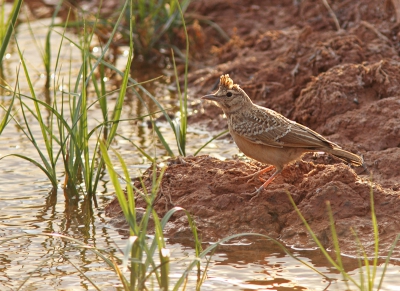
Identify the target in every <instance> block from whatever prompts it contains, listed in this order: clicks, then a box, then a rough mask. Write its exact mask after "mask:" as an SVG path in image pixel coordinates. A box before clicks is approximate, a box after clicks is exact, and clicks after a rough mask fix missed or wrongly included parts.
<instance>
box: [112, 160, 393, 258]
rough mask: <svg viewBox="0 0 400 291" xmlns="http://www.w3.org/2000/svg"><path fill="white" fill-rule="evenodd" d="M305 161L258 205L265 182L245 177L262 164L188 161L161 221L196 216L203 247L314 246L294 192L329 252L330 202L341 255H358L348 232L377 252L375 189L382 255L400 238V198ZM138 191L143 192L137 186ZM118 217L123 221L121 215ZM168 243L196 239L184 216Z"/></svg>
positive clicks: (173, 182)
mask: <svg viewBox="0 0 400 291" xmlns="http://www.w3.org/2000/svg"><path fill="white" fill-rule="evenodd" d="M305 159H306V160H309V161H299V162H297V163H295V164H293V165H291V166H288V167H286V168H285V169H284V170H283V172H282V175H280V176H278V177H277V178H276V180H275V181H274V183H272V184H271V185H269V186H268V188H267V190H265V191H264V192H262V193H261V194H260V195H259V196H258V197H257V198H255V199H251V197H250V196H248V195H246V193H250V192H252V191H254V189H255V187H259V186H260V185H261V182H260V181H255V182H250V183H246V179H241V178H243V177H244V176H246V175H249V174H251V173H253V172H254V171H256V170H259V169H261V167H260V166H261V165H260V164H259V163H248V162H243V161H239V160H231V161H220V160H218V159H215V158H211V157H209V156H199V157H188V158H185V160H184V161H185V162H184V163H179V162H178V163H177V161H176V160H172V161H171V162H170V163H169V166H168V168H167V170H166V172H165V175H164V178H163V180H162V183H161V189H160V191H159V194H158V195H159V196H158V198H157V202H156V203H155V205H154V207H155V209H156V211H157V213H158V214H159V215H160V216H163V215H164V214H165V213H166V212H167V211H168V210H169V209H171V208H172V207H174V206H180V207H183V208H185V209H186V210H188V211H189V212H190V213H191V214H192V215H193V216H194V217H195V220H196V224H197V226H198V230H199V233H200V235H201V236H202V239H203V241H216V240H218V239H220V238H223V237H225V236H228V235H231V234H237V233H243V232H255V233H262V234H267V235H270V236H272V237H275V238H279V239H280V240H282V241H283V242H284V243H285V244H287V245H290V246H295V247H301V248H303V247H313V246H315V244H314V242H313V241H312V239H311V237H310V235H309V234H308V232H307V230H306V228H305V227H304V225H303V224H302V222H301V220H300V219H299V217H298V216H297V214H296V212H295V211H294V208H293V206H292V205H291V203H290V201H289V199H288V196H287V195H288V194H287V193H288V192H289V193H290V195H292V197H293V199H294V201H295V203H296V205H297V206H298V208H299V209H300V211H301V212H302V213H303V215H304V217H305V218H306V219H307V221H308V222H309V224H310V226H311V227H312V229H313V230H314V231H315V232H316V233H317V236H318V238H319V239H320V240H321V241H322V243H323V244H324V245H325V246H326V247H327V248H331V247H332V240H331V232H330V226H329V219H328V212H327V207H326V205H325V203H326V201H330V204H331V208H332V213H333V215H334V217H335V220H336V228H337V231H338V233H339V241H340V243H341V246H342V249H343V252H345V253H348V254H355V252H356V251H357V247H356V245H355V238H354V235H353V234H352V232H351V230H350V227H352V228H353V229H354V230H355V231H356V232H357V234H358V235H359V237H360V239H361V241H362V242H363V243H365V246H366V248H367V249H368V250H369V251H372V247H373V246H372V245H371V242H372V241H373V232H372V224H371V216H370V210H371V208H370V191H371V189H372V190H373V192H374V201H375V208H376V215H377V219H378V223H379V227H380V240H381V245H382V246H383V247H382V251H383V252H384V250H386V247H387V246H389V245H390V244H391V243H392V242H393V241H394V239H395V236H396V235H397V234H398V233H400V223H398V220H397V217H398V216H399V215H400V199H399V195H400V191H394V190H388V189H383V188H382V187H381V186H380V185H379V184H376V183H369V182H368V181H366V180H365V179H361V178H360V177H359V176H357V174H356V173H355V172H354V170H353V169H351V168H350V167H348V166H347V165H344V164H343V163H341V162H340V161H334V160H333V158H328V157H326V155H324V156H321V157H315V156H314V155H311V154H308V155H307V157H305ZM143 178H144V179H145V180H144V182H145V185H146V186H147V187H149V188H150V187H151V180H152V172H151V171H150V170H148V171H147V172H146V173H145V174H144V175H143ZM135 184H136V186H137V187H140V183H139V181H136V183H135ZM137 205H138V207H146V205H145V202H144V201H143V200H142V199H141V198H138V199H137ZM118 212H119V206H118V202H117V201H116V200H115V201H114V202H113V203H111V204H110V205H109V206H108V208H107V213H108V214H109V215H111V216H115V214H117V213H118ZM116 217H119V218H121V214H120V213H119V215H117V216H116ZM166 236H167V237H170V238H171V239H178V240H186V239H190V238H191V232H190V228H189V226H188V223H187V219H186V216H185V215H184V214H183V213H181V214H177V215H174V216H173V218H172V220H171V222H170V223H168V225H167V227H166ZM397 255H400V253H397Z"/></svg>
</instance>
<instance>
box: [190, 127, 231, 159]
mask: <svg viewBox="0 0 400 291" xmlns="http://www.w3.org/2000/svg"><path fill="white" fill-rule="evenodd" d="M228 132H229V129H226V130H224V131H222V132H220V133H218V134H217V135H216V136H213V137H212V138H211V139H210V140H209V141H207V142H206V143H205V144H204V145H202V146H201V147H200V148H199V149H198V150H197V151H196V152H195V153H194V156H197V154H198V153H199V152H200V151H201V150H202V149H204V148H205V147H206V146H207V145H208V144H209V143H210V142H212V141H213V140H216V139H217V138H220V137H221V136H224V135H225V134H228Z"/></svg>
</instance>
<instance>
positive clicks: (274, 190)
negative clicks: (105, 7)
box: [108, 0, 400, 257]
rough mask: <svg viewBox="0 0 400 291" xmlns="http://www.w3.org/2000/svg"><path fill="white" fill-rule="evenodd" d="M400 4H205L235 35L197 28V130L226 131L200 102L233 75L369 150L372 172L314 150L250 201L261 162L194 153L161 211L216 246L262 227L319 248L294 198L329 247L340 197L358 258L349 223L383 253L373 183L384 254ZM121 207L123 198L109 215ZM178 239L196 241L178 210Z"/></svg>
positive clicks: (399, 76)
mask: <svg viewBox="0 0 400 291" xmlns="http://www.w3.org/2000/svg"><path fill="white" fill-rule="evenodd" d="M328 2H333V1H328ZM396 5H398V3H397V1H381V2H379V3H377V2H376V1H372V0H362V1H335V2H334V3H331V9H332V11H333V12H334V13H335V15H334V16H333V15H331V14H330V13H329V11H328V9H327V7H325V6H324V5H323V1H312V0H308V1H301V2H300V3H297V2H296V3H294V2H293V1H264V2H263V3H261V4H260V3H259V1H250V0H249V1H211V0H202V1H194V2H193V3H192V4H191V7H190V9H189V13H192V15H193V14H194V15H196V14H200V15H202V17H204V18H207V19H209V20H212V21H214V22H215V23H217V24H218V25H219V26H220V27H221V28H222V29H224V30H225V31H226V32H227V33H228V35H229V36H230V40H229V41H228V42H226V41H225V40H223V38H222V37H221V36H220V35H219V34H218V33H217V32H216V31H215V29H213V28H212V27H209V26H207V25H204V24H202V22H200V28H199V27H197V32H198V33H199V35H203V36H207V38H206V39H207V41H206V42H205V43H204V46H202V47H201V48H196V54H195V55H193V56H192V61H191V72H190V75H189V81H190V86H191V88H192V89H193V91H192V92H195V93H194V95H193V96H191V98H192V101H197V105H196V106H195V108H194V109H197V111H196V112H197V113H195V114H193V115H192V116H190V120H189V121H190V126H193V127H201V128H203V129H204V128H206V129H207V130H215V131H216V132H218V131H219V130H221V129H224V128H226V121H225V120H224V118H223V115H222V111H221V110H220V109H219V108H217V107H216V106H215V105H213V104H212V103H208V102H207V103H201V102H199V96H201V95H204V94H207V93H209V92H210V91H212V90H214V89H215V86H216V85H217V84H218V78H219V76H220V75H221V74H227V73H228V74H230V76H231V77H232V79H233V80H234V81H235V83H238V84H240V85H241V87H242V88H243V89H244V90H245V91H246V92H247V93H248V94H249V96H250V97H251V98H252V99H253V101H254V102H255V103H257V104H259V105H262V106H266V107H269V108H271V109H273V110H276V111H278V112H280V113H282V114H283V115H285V116H287V117H289V118H291V119H293V120H295V121H297V122H299V123H302V124H304V125H307V126H308V127H310V128H312V129H313V130H316V131H317V132H319V133H321V134H322V135H324V136H325V137H327V138H328V139H329V140H332V141H333V142H335V143H338V144H339V145H341V146H342V147H343V148H344V149H346V150H350V151H352V152H354V153H357V154H360V155H362V156H363V157H364V160H365V165H366V168H367V169H368V171H366V170H365V169H364V168H355V169H351V168H349V167H348V166H347V165H345V164H343V163H341V162H340V161H337V160H335V159H334V158H332V157H330V156H329V155H321V156H316V155H312V154H307V155H306V156H305V157H304V158H303V160H302V161H298V162H297V163H295V164H293V165H291V166H288V167H287V168H285V169H284V171H283V173H282V175H280V176H278V177H277V178H276V180H275V181H274V182H273V183H272V184H270V185H269V186H268V188H267V189H266V190H265V191H264V192H263V193H262V194H261V195H259V197H257V198H256V199H254V200H250V197H248V196H246V195H242V194H243V193H248V192H252V191H253V190H254V188H255V187H259V186H260V185H261V182H259V181H256V182H252V183H250V184H247V183H246V182H245V181H244V180H243V179H239V178H240V177H243V176H245V175H248V174H251V173H253V172H254V171H256V170H258V169H260V168H261V165H259V164H258V163H256V162H243V161H237V160H230V161H224V162H223V161H219V160H216V159H213V158H210V157H207V156H201V157H197V158H193V157H189V158H187V159H186V160H185V161H186V163H183V164H174V163H171V165H170V166H169V167H168V168H167V170H166V174H165V177H164V179H163V181H162V187H161V188H162V191H160V193H159V196H160V197H159V199H158V200H157V202H156V204H155V208H156V210H157V212H158V213H159V214H160V215H161V216H162V215H163V214H164V213H165V212H166V211H167V210H168V209H170V208H171V207H173V206H180V207H183V208H185V209H187V210H189V211H190V212H191V213H192V214H193V215H194V217H195V219H196V222H197V225H198V227H199V231H200V233H201V235H202V237H203V240H205V241H207V240H209V241H215V240H217V239H219V238H222V237H224V236H226V235H230V234H236V233H241V232H258V233H264V234H268V235H271V236H273V237H276V238H280V239H281V240H282V241H283V242H284V243H285V244H287V245H293V246H296V247H309V246H313V245H314V243H313V242H312V240H311V239H310V236H309V234H308V233H307V231H306V230H305V228H304V226H303V224H302V222H301V221H300V219H299V218H298V216H297V214H296V213H295V212H294V210H293V207H292V205H291V204H290V203H289V200H288V197H287V192H289V193H291V195H292V197H293V198H294V200H295V202H296V204H297V205H298V207H299V209H300V211H301V212H302V213H303V215H304V216H305V217H306V219H307V220H308V221H309V223H310V225H311V227H312V228H313V229H314V231H315V232H316V233H317V236H318V237H319V238H320V239H321V241H322V242H323V243H324V245H325V246H326V247H328V248H329V247H332V239H331V233H330V228H329V222H328V215H327V212H326V206H325V202H326V201H330V203H331V206H332V211H333V214H334V218H335V220H336V228H337V230H338V233H339V240H340V242H341V246H342V247H343V252H345V253H348V254H356V251H357V247H356V244H355V239H354V236H353V234H352V233H351V230H350V227H352V228H353V229H354V230H355V231H356V232H357V234H358V235H359V237H360V239H361V241H362V242H363V243H364V245H365V247H366V248H367V249H368V250H372V246H371V243H372V241H373V234H372V225H371V216H370V200H369V199H370V198H369V195H370V190H371V187H372V190H373V192H374V201H375V208H376V215H377V218H378V223H379V227H380V240H381V250H382V252H383V254H384V253H385V252H386V250H387V248H388V247H389V245H390V243H392V242H393V240H394V238H395V236H396V235H397V234H398V233H400V225H399V223H398V219H397V217H398V216H399V212H400V204H399V203H400V201H399V197H400V196H399V195H400V192H399V191H400V182H399V181H400V95H399V92H400V90H399V89H400V58H399V54H400V44H399V37H400V15H397V14H396V11H397V12H398V11H400V7H397V6H396ZM189 26H190V25H189ZM194 45H195V44H194ZM194 103H195V102H193V103H192V104H194ZM146 174H147V175H148V174H149V172H147V173H146ZM371 176H372V180H373V183H372V184H370V182H369V178H370V177H371ZM266 177H268V174H267V175H266ZM137 202H138V205H140V206H142V207H144V206H145V205H143V201H140V199H138V201H137ZM117 212H118V207H117V203H116V202H115V201H114V202H113V203H112V204H110V206H109V208H108V213H110V214H111V215H115V214H116V213H117ZM167 235H168V236H170V237H172V238H177V239H178V238H180V239H182V238H184V237H190V231H189V228H188V225H187V222H186V219H185V218H184V217H183V216H179V215H178V216H174V217H173V220H172V222H171V223H170V224H169V225H168V229H167ZM397 249H399V248H397ZM399 252H400V250H396V256H397V257H398V256H400V253H399Z"/></svg>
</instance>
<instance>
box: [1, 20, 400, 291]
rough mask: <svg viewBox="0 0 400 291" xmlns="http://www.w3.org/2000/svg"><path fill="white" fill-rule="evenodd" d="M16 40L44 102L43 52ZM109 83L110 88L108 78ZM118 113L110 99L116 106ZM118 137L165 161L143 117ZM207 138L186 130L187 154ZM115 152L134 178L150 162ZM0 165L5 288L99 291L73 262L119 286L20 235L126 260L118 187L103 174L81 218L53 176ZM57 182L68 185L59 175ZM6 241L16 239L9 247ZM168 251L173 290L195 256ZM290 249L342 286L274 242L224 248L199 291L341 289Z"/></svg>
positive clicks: (86, 256)
mask: <svg viewBox="0 0 400 291" xmlns="http://www.w3.org/2000/svg"><path fill="white" fill-rule="evenodd" d="M49 23H50V21H49V20H41V21H35V22H32V23H31V26H32V30H33V31H34V32H35V38H36V40H37V41H38V42H39V43H40V44H43V41H44V39H45V35H46V33H47V29H46V27H47V26H48V24H49ZM67 36H68V37H69V38H71V39H76V37H75V36H74V35H72V34H67ZM17 38H18V43H19V45H20V47H21V50H23V52H24V56H25V58H26V60H27V63H28V70H29V72H31V74H32V75H31V78H32V80H33V82H34V85H35V90H36V92H38V95H39V97H40V98H44V94H43V93H41V92H43V85H44V82H45V80H44V75H43V74H44V69H43V66H42V62H41V59H40V54H39V50H38V48H37V47H35V46H34V45H33V43H34V42H33V40H32V37H31V35H30V34H29V30H28V28H27V25H26V24H22V25H21V26H20V27H19V28H18V35H17ZM60 40H61V39H60V37H59V36H58V34H56V33H53V34H52V52H53V54H54V55H55V54H56V52H57V51H58V48H59V43H60ZM61 52H62V53H61V56H60V59H61V61H62V67H61V70H60V71H59V72H57V74H56V75H55V77H54V78H55V79H56V80H58V81H56V86H60V85H61V81H60V80H62V78H63V77H64V78H65V80H67V79H68V75H69V73H70V72H71V75H72V76H73V77H72V79H74V78H76V75H77V74H78V70H79V67H80V54H79V51H78V50H76V49H74V47H73V46H71V45H70V44H69V43H68V42H66V41H65V42H64V43H63V45H62V50H61ZM54 55H53V61H52V63H53V64H54V61H55V59H54ZM124 60H126V58H125V59H124V56H123V54H122V55H121V57H120V59H119V62H120V63H121V64H122V66H123V64H124ZM18 62H19V57H18V54H17V52H16V48H15V46H12V47H10V49H9V55H7V58H6V60H5V62H4V66H5V72H6V76H8V78H7V81H8V82H9V84H10V85H11V86H14V84H15V81H16V78H15V70H16V68H17V66H18ZM19 85H20V90H21V93H25V94H27V95H29V88H28V86H27V84H26V82H25V81H24V77H23V76H22V75H21V76H20V82H19ZM109 86H110V88H112V87H113V83H112V80H111V81H110V84H109ZM152 86H154V87H156V88H157V93H156V96H157V97H158V98H160V100H161V101H163V102H164V105H166V106H170V105H175V104H176V103H177V100H176V98H175V97H174V94H173V93H171V92H169V91H168V90H167V86H168V84H166V83H162V82H158V83H156V84H155V85H154V84H152ZM150 88H151V87H150ZM150 88H149V89H150ZM153 92H155V91H153ZM0 97H1V102H2V104H3V105H5V106H7V105H8V104H9V100H10V96H7V95H2V96H0ZM191 97H192V98H193V97H194V96H191ZM128 99H129V101H127V103H126V106H124V112H123V116H122V118H123V119H129V118H134V117H136V116H138V112H142V111H143V107H141V105H140V104H139V103H138V102H137V100H136V99H135V98H128ZM193 99H194V98H193ZM111 100H112V98H111ZM112 106H113V104H112V102H111V104H110V108H112ZM15 114H16V115H15V116H16V118H18V119H21V114H20V112H17V111H16V112H15ZM90 114H91V121H92V122H91V124H90V126H92V127H93V126H95V125H96V124H97V123H96V122H97V120H101V112H100V110H99V108H97V107H96V106H94V107H93V109H92V110H91V111H90ZM29 120H30V121H32V124H31V126H32V129H33V132H34V133H35V134H36V135H37V136H39V135H40V128H39V126H38V125H37V124H35V123H34V122H33V121H34V119H33V118H32V117H30V118H29ZM119 130H120V134H122V135H123V136H125V137H127V138H130V139H132V140H133V141H134V142H136V143H137V144H139V145H140V146H142V147H143V148H144V149H147V150H148V151H149V152H152V151H154V148H155V149H156V152H157V155H158V156H160V157H162V156H165V154H166V153H165V150H163V149H162V147H161V146H159V145H158V144H157V142H154V139H153V138H152V133H151V129H150V128H148V126H147V123H146V120H142V121H140V122H136V121H135V122H133V121H129V122H125V123H122V124H121V125H120V128H119ZM162 131H163V132H164V133H166V134H167V137H168V139H169V141H171V143H170V144H171V145H173V144H174V143H173V136H172V134H168V132H169V131H170V130H169V128H168V126H167V125H165V126H162ZM209 138H210V133H209V132H207V131H205V130H204V131H202V130H200V129H196V130H194V129H191V128H189V137H188V141H189V142H188V143H189V145H188V153H193V152H194V151H195V150H196V149H197V148H198V147H199V146H201V145H202V144H204V142H205V141H207V140H208V139H209ZM154 145H155V147H154ZM113 146H114V148H115V149H117V150H118V151H119V152H120V153H121V154H122V156H123V157H124V158H125V159H126V162H127V163H128V164H129V165H130V169H131V171H132V175H134V174H135V173H137V172H138V170H140V169H144V168H147V167H148V162H147V161H146V160H144V159H143V158H142V156H141V155H140V154H139V153H138V152H137V151H135V149H134V148H133V147H132V146H131V144H129V143H128V142H127V141H125V140H123V139H120V138H118V139H117V142H116V143H115V144H114V145H113ZM173 150H174V151H175V152H177V149H176V147H173ZM13 153H18V154H21V153H22V154H24V155H26V156H29V157H33V158H37V153H36V152H35V150H34V149H33V147H32V145H31V143H30V142H29V141H27V138H26V137H25V136H24V134H23V133H22V132H21V130H20V129H18V127H17V126H15V123H13V122H11V123H10V124H9V125H8V127H7V128H6V129H5V131H4V132H3V133H2V135H1V138H0V156H5V155H8V154H13ZM203 153H209V154H211V155H213V156H215V157H218V158H229V157H231V156H232V155H233V154H236V153H237V149H236V147H235V146H234V145H233V144H232V143H231V142H229V141H226V140H221V141H216V142H214V143H212V144H211V145H210V146H209V147H207V148H206V149H205V150H204V151H203ZM0 165H1V166H0V242H3V243H2V244H1V245H0V290H15V289H16V288H17V287H19V286H21V285H23V287H22V290H93V289H94V288H93V287H92V285H91V284H90V283H89V282H88V281H87V280H86V279H85V278H84V277H83V276H82V275H81V274H80V273H79V272H78V271H77V270H76V268H75V267H74V265H75V266H77V267H78V268H79V269H80V270H81V271H82V272H83V273H84V274H85V275H86V276H88V277H89V278H90V279H91V280H93V282H95V283H96V285H97V286H98V287H99V288H100V289H101V290H116V289H118V288H120V287H121V285H120V283H119V281H118V278H117V276H116V275H115V274H114V273H113V272H112V271H111V270H110V268H108V267H107V266H106V264H105V263H104V262H103V261H102V260H101V259H99V258H98V257H96V256H95V255H94V254H93V253H91V252H90V251H88V250H86V249H82V248H78V247H77V245H76V244H72V243H69V242H66V241H62V240H60V239H57V238H52V237H47V236H42V235H34V236H32V235H30V236H27V235H24V234H33V233H41V232H47V233H48V232H50V233H63V234H66V235H68V236H70V237H73V238H76V239H79V240H80V241H82V242H84V243H86V244H89V245H92V246H95V247H96V248H99V249H103V250H105V251H106V252H107V253H108V254H115V255H117V256H119V257H121V255H120V254H119V251H118V250H117V249H118V248H121V249H122V248H123V247H124V245H125V240H124V239H123V238H122V236H121V235H120V234H119V233H118V232H117V230H115V229H114V228H113V227H112V226H110V224H109V223H108V222H109V220H108V218H107V217H106V216H105V215H104V212H103V209H104V206H105V205H106V204H107V203H108V202H109V201H110V200H111V199H112V198H113V195H112V192H113V189H112V186H111V185H110V184H109V182H108V178H107V175H105V176H104V178H103V179H102V181H101V184H100V186H99V189H98V191H99V193H98V200H99V203H100V207H99V208H98V209H95V210H94V213H93V215H92V216H89V217H85V216H83V215H82V214H81V213H80V212H79V211H78V210H77V209H69V208H68V207H66V204H65V202H64V196H63V192H62V190H61V189H58V191H57V192H55V193H52V192H50V190H51V189H50V183H49V181H48V179H47V178H46V176H45V175H44V174H43V173H41V172H40V171H39V170H38V168H36V167H35V166H34V165H32V164H30V163H29V162H27V161H25V160H22V159H18V158H15V157H7V158H5V159H3V160H1V161H0ZM59 178H60V180H61V181H62V179H63V173H62V172H61V169H60V172H59ZM9 238H13V239H11V240H9V241H5V240H6V239H9ZM168 247H169V248H170V249H171V260H172V266H171V281H172V282H171V284H173V282H174V281H176V280H178V279H179V277H180V276H181V274H182V272H183V271H184V270H185V268H186V266H187V265H188V264H189V263H190V262H191V260H192V259H193V256H194V252H193V250H192V249H190V248H187V247H184V246H183V245H181V244H170V245H169V246H168ZM293 252H294V254H295V255H298V256H299V257H300V258H302V259H303V260H304V261H306V262H307V263H309V264H311V265H313V266H314V267H315V268H317V269H318V270H319V271H321V272H323V273H325V274H326V275H327V276H329V277H331V278H335V279H337V280H338V281H333V282H329V281H328V280H326V279H324V278H323V277H321V276H320V275H318V274H317V273H316V272H314V271H312V270H311V269H308V268H306V267H304V266H303V265H302V264H300V263H299V262H298V261H296V260H294V259H293V258H291V257H289V256H288V255H286V254H284V253H283V252H282V251H281V250H280V249H279V248H278V247H276V246H275V245H273V244H271V243H267V242H262V243H254V242H252V243H249V244H233V245H225V246H223V247H221V248H220V249H219V250H218V251H217V253H216V254H214V256H213V257H212V258H211V261H210V264H209V266H208V272H207V280H206V281H205V282H204V283H203V287H202V290H220V289H222V288H223V289H225V290H260V289H263V290H307V289H309V290H324V289H325V288H328V290H343V286H344V285H343V283H342V282H341V277H340V276H339V275H338V274H337V273H336V272H335V271H334V270H332V269H331V268H330V267H329V265H328V263H327V262H326V261H325V260H324V259H323V258H322V256H321V254H320V253H319V252H318V251H293ZM204 263H205V262H204ZM345 265H346V266H347V270H348V271H349V272H350V273H352V274H354V275H355V277H357V272H358V271H357V270H358V269H357V267H358V265H357V261H356V260H353V259H345ZM204 266H205V264H204ZM399 271H400V269H399V268H398V267H397V266H391V267H390V268H389V271H388V274H387V275H386V280H385V282H386V284H385V288H384V290H400V289H396V288H398V287H396V286H398V285H399V284H397V282H398V280H397V278H398V275H399ZM189 279H190V280H189V285H188V286H189V287H188V288H187V289H188V290H193V289H194V286H195V284H196V274H195V272H193V273H192V274H191V276H190V278H189Z"/></svg>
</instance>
